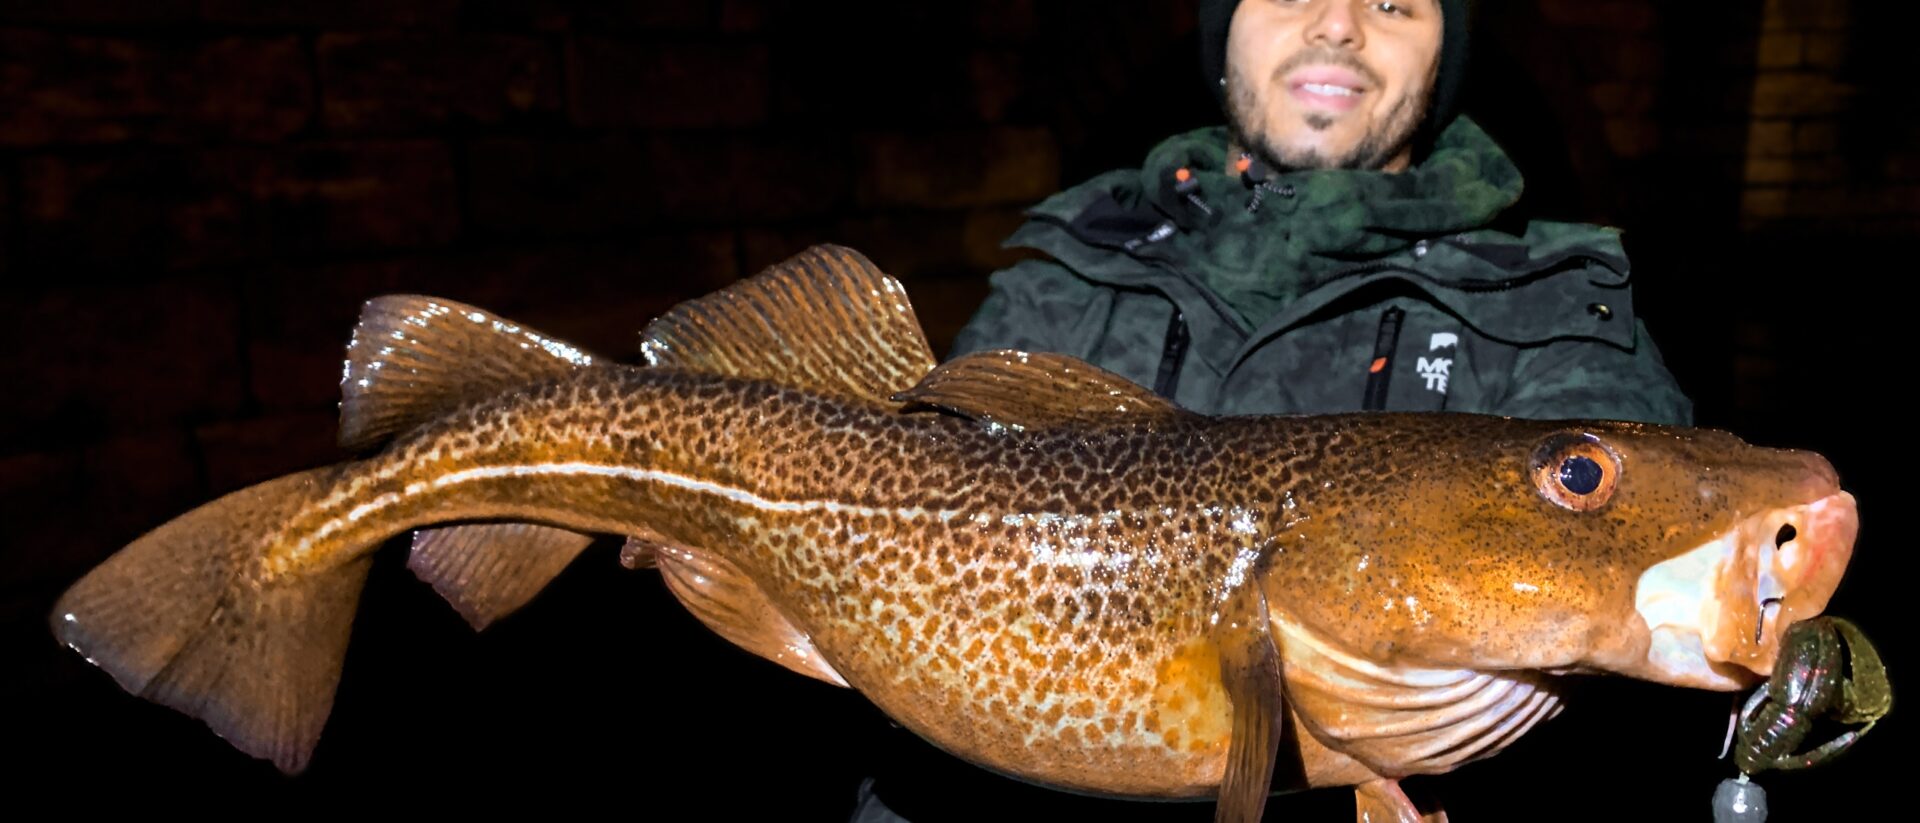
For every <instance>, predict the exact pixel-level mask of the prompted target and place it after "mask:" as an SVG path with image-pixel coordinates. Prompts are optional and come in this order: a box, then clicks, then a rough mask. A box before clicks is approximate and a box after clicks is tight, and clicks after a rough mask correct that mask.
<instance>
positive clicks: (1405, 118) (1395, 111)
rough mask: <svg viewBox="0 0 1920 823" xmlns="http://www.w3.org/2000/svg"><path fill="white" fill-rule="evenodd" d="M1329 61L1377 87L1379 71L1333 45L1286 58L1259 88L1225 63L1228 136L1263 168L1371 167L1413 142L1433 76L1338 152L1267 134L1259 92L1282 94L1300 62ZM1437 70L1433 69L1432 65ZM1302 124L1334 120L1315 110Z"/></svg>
mask: <svg viewBox="0 0 1920 823" xmlns="http://www.w3.org/2000/svg"><path fill="white" fill-rule="evenodd" d="M1307 65H1333V66H1339V67H1341V68H1345V69H1350V70H1352V71H1354V72H1357V73H1359V74H1360V76H1361V77H1363V78H1365V79H1366V80H1367V81H1368V82H1369V83H1371V84H1372V86H1373V88H1375V89H1379V88H1380V87H1381V85H1382V83H1381V82H1380V78H1379V75H1378V74H1377V73H1376V72H1374V71H1373V69H1372V68H1371V67H1369V66H1367V65H1366V64H1365V63H1362V62H1360V59H1359V58H1357V57H1355V56H1353V55H1352V54H1351V53H1349V52H1346V51H1341V50H1338V49H1327V48H1319V49H1306V50H1304V51H1301V52H1299V53H1296V54H1294V55H1293V56H1292V57H1289V58H1287V60H1286V61H1285V62H1282V63H1281V64H1280V66H1279V67H1278V68H1276V69H1274V71H1273V75H1272V77H1271V79H1270V80H1269V81H1268V82H1267V84H1266V85H1265V86H1264V87H1262V86H1259V85H1256V84H1254V83H1252V82H1249V81H1248V80H1247V78H1246V75H1244V74H1242V73H1241V72H1240V69H1239V67H1238V66H1235V65H1234V64H1233V61H1231V60H1229V61H1228V62H1227V89H1226V95H1225V97H1226V101H1227V129H1228V131H1229V133H1230V134H1231V135H1232V136H1233V139H1234V141H1235V142H1236V143H1238V144H1239V145H1240V146H1242V147H1244V148H1245V149H1246V150H1247V151H1249V152H1252V153H1253V154H1254V156H1256V157H1258V158H1260V160H1262V161H1263V162H1265V163H1266V164H1267V165H1268V166H1270V167H1272V168H1275V169H1280V170H1291V169H1362V170H1368V171H1376V170H1378V169H1380V168H1381V167H1382V166H1384V165H1386V164H1387V162H1388V161H1390V160H1392V159H1393V158H1394V157H1396V156H1398V155H1399V154H1400V153H1401V152H1402V151H1404V150H1405V149H1406V148H1407V146H1408V145H1409V144H1411V143H1412V142H1413V136H1414V132H1415V131H1417V130H1418V129H1419V127H1420V121H1421V120H1424V119H1425V118H1426V116H1427V110H1428V107H1429V105H1430V104H1431V103H1432V100H1433V79H1434V78H1433V75H1432V74H1431V73H1430V74H1429V75H1428V76H1427V78H1426V82H1424V83H1422V84H1421V85H1420V87H1419V88H1416V89H1412V90H1411V91H1410V92H1409V93H1408V94H1406V95H1403V96H1402V97H1401V98H1400V99H1398V100H1395V101H1394V102H1393V105H1391V106H1389V107H1388V109H1387V111H1386V113H1385V114H1384V115H1383V116H1381V117H1379V118H1377V119H1375V120H1374V121H1373V124H1372V125H1371V126H1370V127H1369V128H1368V129H1367V133H1366V134H1364V135H1361V137H1360V141H1359V142H1357V143H1355V144H1354V145H1353V147H1352V148H1350V149H1348V150H1347V151H1346V152H1344V153H1341V154H1338V155H1327V154H1322V153H1321V152H1320V150H1319V149H1314V148H1294V147H1289V146H1285V145H1282V144H1281V143H1280V140H1279V138H1278V137H1276V136H1275V135H1273V134H1270V133H1269V132H1268V129H1267V122H1266V108H1267V107H1266V106H1265V105H1264V98H1263V96H1262V92H1263V91H1271V92H1273V93H1279V94H1284V93H1285V87H1284V78H1285V77H1286V76H1287V74H1289V73H1291V72H1293V71H1294V70H1295V69H1298V68H1300V67H1302V66H1307ZM1436 68H1437V67H1436ZM1301 122H1302V123H1303V124H1305V125H1306V127H1307V128H1308V129H1311V130H1313V131H1317V132H1318V131H1326V130H1327V129H1330V128H1332V127H1333V125H1334V123H1335V122H1336V119H1335V117H1334V116H1333V115H1329V114H1322V113H1318V112H1314V113H1309V114H1305V115H1302V116H1301Z"/></svg>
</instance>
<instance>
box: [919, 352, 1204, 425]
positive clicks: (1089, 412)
mask: <svg viewBox="0 0 1920 823" xmlns="http://www.w3.org/2000/svg"><path fill="white" fill-rule="evenodd" d="M894 399H896V400H900V401H904V402H911V403H919V404H922V405H926V406H933V407H935V408H939V409H946V410H947V411H951V412H955V413H958V414H961V415H965V416H967V417H970V418H972V419H974V420H978V421H980V422H982V423H990V424H994V423H997V424H999V425H1003V426H1015V427H1020V428H1041V427H1046V426H1054V425H1060V424H1066V423H1099V422H1108V421H1113V420H1118V419H1125V418H1133V419H1140V418H1142V417H1155V416H1158V417H1174V416H1177V415H1182V414H1187V412H1185V411H1182V410H1181V409H1180V407H1179V406H1175V405H1174V404H1173V403H1171V402H1169V401H1167V399H1166V398H1163V397H1161V396H1159V395H1157V394H1154V393H1153V392H1151V391H1149V390H1147V389H1146V388H1145V387H1143V386H1140V385H1138V384H1136V383H1133V382H1132V381H1129V380H1128V379H1126V378H1124V377H1121V376H1120V375H1117V374H1114V373H1113V372H1110V371H1107V370H1106V369H1102V368H1100V367H1098V366H1095V365H1093V364H1091V363H1087V362H1086V361H1083V360H1079V359H1076V358H1072V357H1068V356H1066V355H1064V354H1048V353H1043V352H1023V351H1013V350H1010V349H1007V350H1001V351H984V352H978V353H975V354H969V355H967V356H965V357H961V358H958V359H956V360H953V361H951V362H948V363H945V364H943V365H941V366H940V367H939V368H937V369H934V370H933V372H932V373H931V374H928V375H927V376H926V378H924V379H922V380H921V381H920V383H919V384H918V385H916V386H914V387H913V388H911V389H908V390H906V391H904V392H901V393H900V394H898V395H896V396H895V398H894Z"/></svg>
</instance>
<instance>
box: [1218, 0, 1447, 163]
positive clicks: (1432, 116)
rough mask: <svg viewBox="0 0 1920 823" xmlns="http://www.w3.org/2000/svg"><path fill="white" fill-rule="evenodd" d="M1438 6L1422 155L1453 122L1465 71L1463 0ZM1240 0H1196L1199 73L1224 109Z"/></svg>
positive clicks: (1418, 148)
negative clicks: (1224, 81) (1436, 55)
mask: <svg viewBox="0 0 1920 823" xmlns="http://www.w3.org/2000/svg"><path fill="white" fill-rule="evenodd" d="M1439 2H1440V9H1441V28H1440V71H1439V73H1438V74H1436V75H1435V76H1434V79H1433V105H1432V106H1431V107H1430V108H1429V109H1428V110H1427V119H1426V120H1424V121H1421V123H1420V130H1419V131H1418V132H1416V133H1415V134H1414V141H1413V144H1414V151H1415V153H1416V154H1421V155H1424V154H1425V153H1426V149H1427V147H1428V146H1431V145H1433V140H1434V138H1435V137H1438V136H1439V135H1440V131H1441V129H1444V128H1446V126H1447V124H1448V123H1451V122H1453V116H1454V114H1455V113H1456V112H1455V111H1454V107H1455V106H1458V105H1459V101H1460V83H1461V81H1462V80H1465V79H1466V74H1467V0H1439ZM1239 5H1240V0H1200V70H1201V72H1202V74H1201V75H1200V76H1201V78H1202V79H1204V80H1205V81H1206V84H1207V88H1208V89H1210V90H1211V91H1212V92H1213V100H1214V102H1216V103H1219V104H1220V110H1221V111H1222V112H1225V111H1226V110H1227V106H1226V91H1227V90H1226V89H1225V88H1223V87H1222V86H1221V85H1220V78H1222V77H1225V76H1227V25H1228V24H1229V23H1231V22H1232V21H1233V10H1234V9H1235V8H1237V7H1238V6H1239Z"/></svg>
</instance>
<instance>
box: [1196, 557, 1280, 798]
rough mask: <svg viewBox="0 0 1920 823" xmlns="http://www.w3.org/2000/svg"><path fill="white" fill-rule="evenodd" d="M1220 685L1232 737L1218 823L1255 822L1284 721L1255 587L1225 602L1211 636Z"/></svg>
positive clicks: (1262, 599)
mask: <svg viewBox="0 0 1920 823" xmlns="http://www.w3.org/2000/svg"><path fill="white" fill-rule="evenodd" d="M1214 642H1215V644H1216V645H1217V646H1218V647H1219V650H1220V682H1221V685H1223V686H1225V687H1226V692H1227V700H1228V702H1229V703H1230V704H1232V711H1233V731H1232V734H1233V737H1232V739H1231V740H1230V741H1229V742H1228V744H1227V768H1226V773H1225V775H1224V776H1223V777H1222V778H1221V781H1220V799H1219V806H1218V807H1217V808H1216V809H1215V811H1214V817H1213V819H1214V820H1215V821H1216V823H1258V821H1259V820H1260V815H1261V812H1262V811H1263V810H1265V808H1266V803H1267V795H1268V794H1269V793H1270V792H1271V791H1272V785H1273V772H1274V766H1275V763H1276V761H1277V760H1278V759H1279V752H1280V743H1281V737H1282V735H1283V734H1284V731H1285V730H1284V729H1283V728H1282V726H1283V724H1284V721H1285V720H1286V715H1285V710H1284V706H1283V705H1282V698H1281V681H1280V653H1279V650H1278V649H1277V648H1276V647H1275V646H1274V641H1273V635H1272V633H1271V631H1270V630H1269V628H1268V622H1267V602H1266V595H1265V593H1264V592H1262V591H1261V589H1260V586H1259V585H1257V584H1250V585H1245V586H1242V587H1241V588H1240V589H1239V591H1237V592H1235V593H1234V594H1233V595H1232V596H1231V597H1229V598H1228V600H1227V602H1226V604H1225V605H1224V607H1223V610H1222V612H1221V615H1220V622H1219V623H1218V624H1217V626H1216V628H1215V633H1214Z"/></svg>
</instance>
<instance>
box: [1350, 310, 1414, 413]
mask: <svg viewBox="0 0 1920 823" xmlns="http://www.w3.org/2000/svg"><path fill="white" fill-rule="evenodd" d="M1406 319H1407V313H1406V311H1405V310H1403V309H1401V308H1400V307H1398V306H1395V307H1393V308H1390V309H1387V311H1386V313H1385V314H1382V315H1380V333H1379V334H1377V335H1375V336H1374V338H1373V360H1372V361H1371V362H1369V363H1368V364H1367V391H1366V394H1364V395H1362V396H1361V403H1360V408H1362V409H1365V410H1367V411H1380V410H1381V409H1384V408H1386V407H1387V386H1388V384H1389V383H1391V382H1392V381H1393V352H1394V350H1395V349H1397V348H1399V346H1400V324H1401V321H1404V320H1406Z"/></svg>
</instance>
